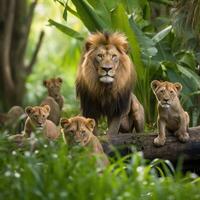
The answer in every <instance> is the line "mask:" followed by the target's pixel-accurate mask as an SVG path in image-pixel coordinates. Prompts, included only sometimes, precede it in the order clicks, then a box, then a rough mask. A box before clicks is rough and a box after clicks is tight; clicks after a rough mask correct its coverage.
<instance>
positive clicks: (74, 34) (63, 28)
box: [48, 19, 83, 40]
mask: <svg viewBox="0 0 200 200" xmlns="http://www.w3.org/2000/svg"><path fill="white" fill-rule="evenodd" d="M48 22H49V24H50V25H52V26H55V27H56V28H57V29H58V30H60V31H61V32H63V33H65V34H67V35H69V36H70V37H73V38H76V39H78V40H83V37H82V36H81V34H80V33H78V32H77V31H75V30H73V29H71V28H69V27H67V26H64V25H62V24H60V23H58V22H56V21H54V20H52V19H49V21H48Z"/></svg>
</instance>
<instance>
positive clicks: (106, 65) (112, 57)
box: [94, 45, 120, 83]
mask: <svg viewBox="0 0 200 200" xmlns="http://www.w3.org/2000/svg"><path fill="white" fill-rule="evenodd" d="M119 59H120V53H119V51H118V50H117V49H116V47H115V46H113V45H107V46H103V45H102V46H100V47H98V48H97V49H96V51H95V52H94V66H95V67H96V69H97V73H98V77H99V81H100V82H102V83H112V82H113V81H114V79H115V74H116V71H117V68H118V66H119Z"/></svg>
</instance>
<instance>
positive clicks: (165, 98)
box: [151, 80, 189, 146]
mask: <svg viewBox="0 0 200 200" xmlns="http://www.w3.org/2000/svg"><path fill="white" fill-rule="evenodd" d="M151 88H152V90H153V92H154V94H155V96H156V98H157V100H158V119H157V123H158V131H159V133H158V136H157V137H156V138H155V139H154V144H155V145H156V146H163V145H164V144H165V141H166V130H169V131H171V132H175V135H176V136H177V137H178V139H179V141H181V142H187V141H188V140H189V134H188V132H187V131H188V126H189V115H188V113H187V112H185V111H184V110H183V108H182V106H181V104H180V101H179V97H178V96H179V93H180V91H181V89H182V85H181V84H180V83H170V82H167V81H165V82H160V81H157V80H154V81H152V82H151Z"/></svg>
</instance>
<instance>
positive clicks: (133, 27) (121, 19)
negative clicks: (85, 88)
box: [49, 0, 200, 125]
mask: <svg viewBox="0 0 200 200" xmlns="http://www.w3.org/2000/svg"><path fill="white" fill-rule="evenodd" d="M55 1H56V0H55ZM59 2H60V1H59ZM156 2H157V3H161V4H165V5H172V1H167V0H165V1H156ZM62 6H63V8H64V13H65V14H66V12H70V13H72V12H71V11H70V10H72V9H74V7H75V11H74V14H73V15H74V16H75V17H77V18H78V20H80V21H81V22H82V23H83V24H84V26H85V27H86V28H87V29H88V31H90V32H94V31H97V30H99V31H105V30H109V31H122V32H124V33H125V34H126V36H127V38H128V40H129V44H130V56H131V58H132V59H133V62H134V64H135V67H136V71H137V75H138V82H137V85H136V88H135V93H136V95H137V97H138V98H139V100H140V101H141V102H142V104H143V105H144V108H145V115H146V120H147V122H148V123H151V122H153V121H155V99H154V98H152V96H153V95H152V92H151V90H150V82H151V81H152V80H153V79H159V80H169V81H179V82H181V83H182V84H183V86H184V90H183V95H182V101H183V102H185V104H184V106H185V109H186V110H188V111H190V112H191V115H192V113H193V112H195V110H196V109H195V108H196V106H197V105H196V103H195V96H194V97H193V95H197V94H198V91H199V85H200V79H199V76H198V75H197V74H196V73H195V67H196V65H197V60H196V59H197V57H196V54H195V52H193V51H192V50H188V49H184V48H182V49H180V46H181V40H180V39H179V38H177V37H176V34H175V33H174V29H173V27H172V24H170V21H169V20H162V22H164V23H165V24H162V26H160V27H158V26H155V25H154V23H153V22H152V20H151V7H150V6H151V5H150V3H149V2H148V1H147V0H142V1H139V0H136V1H123V0H121V1H120V0H118V1H109V3H108V1H106V0H101V1H93V0H81V1H80V0H78V1H76V0H72V1H67V3H66V2H63V4H62ZM198 8H199V7H198ZM196 9H197V8H196ZM63 15H64V14H63ZM159 17H160V16H159ZM64 20H65V22H64V23H66V22H67V23H68V21H67V20H68V19H67V18H65V17H64ZM159 20H161V17H160V18H159ZM155 21H156V19H155ZM49 22H50V24H51V25H53V26H55V27H57V28H58V29H60V28H59V26H60V25H59V26H58V24H56V23H55V22H54V21H52V20H49ZM155 30H158V32H156V31H155ZM62 31H63V32H65V33H66V34H68V35H69V36H72V37H76V36H73V35H72V34H71V33H70V31H68V28H67V27H66V28H65V30H62ZM191 94H193V95H191ZM188 96H190V99H188V98H187V97H188ZM186 100H187V102H186ZM152 103H153V104H154V106H152ZM197 115H198V114H197ZM192 122H193V123H192V124H193V125H194V124H195V123H196V122H195V123H194V120H192Z"/></svg>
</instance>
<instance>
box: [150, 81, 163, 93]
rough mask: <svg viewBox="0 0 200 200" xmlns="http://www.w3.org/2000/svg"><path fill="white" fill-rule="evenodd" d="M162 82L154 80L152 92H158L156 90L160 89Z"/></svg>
mask: <svg viewBox="0 0 200 200" xmlns="http://www.w3.org/2000/svg"><path fill="white" fill-rule="evenodd" d="M160 83H161V82H160V81H158V80H153V81H152V82H151V88H152V90H153V91H155V90H156V88H158V86H159V85H160Z"/></svg>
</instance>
